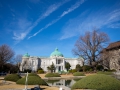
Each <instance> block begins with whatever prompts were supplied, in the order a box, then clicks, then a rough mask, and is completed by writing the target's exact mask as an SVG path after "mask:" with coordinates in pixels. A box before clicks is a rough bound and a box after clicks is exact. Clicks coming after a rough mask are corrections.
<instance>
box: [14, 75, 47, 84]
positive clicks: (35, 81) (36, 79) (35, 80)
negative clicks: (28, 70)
mask: <svg viewBox="0 0 120 90" xmlns="http://www.w3.org/2000/svg"><path fill="white" fill-rule="evenodd" d="M25 80H26V77H24V78H21V79H19V80H18V81H17V82H16V83H17V84H22V85H25ZM27 84H28V85H46V86H48V84H47V83H46V82H45V81H44V80H42V79H41V78H40V77H38V76H28V82H27Z"/></svg>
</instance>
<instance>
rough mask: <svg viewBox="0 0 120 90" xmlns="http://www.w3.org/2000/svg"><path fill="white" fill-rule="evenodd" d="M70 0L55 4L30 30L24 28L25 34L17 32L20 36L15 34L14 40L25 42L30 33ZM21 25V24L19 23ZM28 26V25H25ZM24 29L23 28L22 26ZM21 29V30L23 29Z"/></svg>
mask: <svg viewBox="0 0 120 90" xmlns="http://www.w3.org/2000/svg"><path fill="white" fill-rule="evenodd" d="M68 1H69V0H65V1H64V2H60V3H57V4H53V5H51V6H50V7H48V9H47V10H46V11H45V12H44V13H43V14H42V15H41V16H40V17H39V18H38V19H37V20H36V21H35V22H34V23H32V24H31V26H29V27H28V28H24V30H25V31H24V32H19V30H17V31H18V32H19V34H17V33H18V32H17V33H13V35H14V37H13V39H15V40H18V41H21V40H23V39H24V38H25V37H26V36H27V34H29V32H30V31H31V30H32V29H33V28H34V27H36V26H37V25H38V23H39V22H40V21H41V20H43V19H45V18H46V17H47V16H49V15H50V14H51V13H53V12H54V11H56V10H57V9H58V8H59V7H60V6H62V5H63V4H65V3H66V2H68ZM18 23H19V22H18ZM25 25H26V24H25ZM21 27H22V26H21ZM21 27H20V28H21Z"/></svg>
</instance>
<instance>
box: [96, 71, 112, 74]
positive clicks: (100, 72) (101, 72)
mask: <svg viewBox="0 0 120 90" xmlns="http://www.w3.org/2000/svg"><path fill="white" fill-rule="evenodd" d="M97 74H105V75H112V74H113V73H112V72H108V71H104V72H103V71H99V72H97Z"/></svg>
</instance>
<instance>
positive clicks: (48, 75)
mask: <svg viewBox="0 0 120 90" xmlns="http://www.w3.org/2000/svg"><path fill="white" fill-rule="evenodd" d="M45 77H60V75H59V74H58V73H48V74H46V75H45Z"/></svg>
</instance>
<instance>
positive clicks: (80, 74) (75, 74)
mask: <svg viewBox="0 0 120 90" xmlns="http://www.w3.org/2000/svg"><path fill="white" fill-rule="evenodd" d="M73 76H85V74H84V73H83V72H75V73H73Z"/></svg>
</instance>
